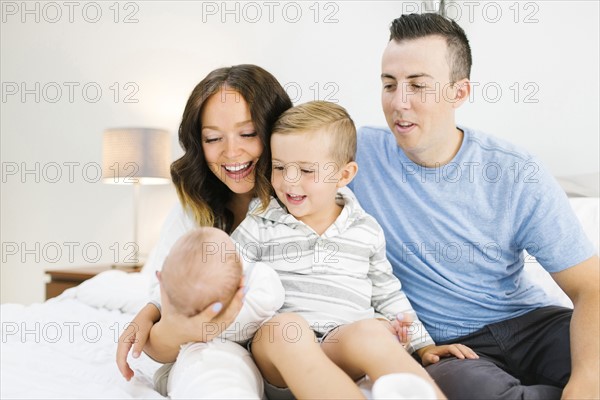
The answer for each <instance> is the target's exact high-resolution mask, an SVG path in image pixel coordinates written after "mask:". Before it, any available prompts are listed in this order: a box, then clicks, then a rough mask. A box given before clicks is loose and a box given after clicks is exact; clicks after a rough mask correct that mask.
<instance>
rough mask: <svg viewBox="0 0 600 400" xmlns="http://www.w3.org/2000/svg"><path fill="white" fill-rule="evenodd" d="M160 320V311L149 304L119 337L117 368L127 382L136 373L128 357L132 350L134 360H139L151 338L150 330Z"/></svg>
mask: <svg viewBox="0 0 600 400" xmlns="http://www.w3.org/2000/svg"><path fill="white" fill-rule="evenodd" d="M159 318H160V311H158V309H157V308H156V307H155V306H154V305H152V304H147V305H146V306H145V307H144V308H143V309H142V310H141V311H140V312H139V313H138V314H137V315H136V316H135V318H134V319H133V321H131V322H130V323H129V324H128V325H127V328H126V329H125V331H124V332H123V333H122V334H121V336H120V337H119V343H118V344H117V367H118V368H119V371H120V372H121V375H123V377H124V378H125V379H126V380H130V379H131V378H132V377H133V375H134V373H133V370H132V369H131V367H130V366H129V363H128V362H127V355H128V354H129V351H130V350H132V348H133V350H132V355H133V358H138V357H139V356H140V354H141V353H142V350H143V349H144V346H145V344H146V341H147V340H148V337H149V336H150V330H151V329H152V326H153V325H154V322H155V321H158V319H159Z"/></svg>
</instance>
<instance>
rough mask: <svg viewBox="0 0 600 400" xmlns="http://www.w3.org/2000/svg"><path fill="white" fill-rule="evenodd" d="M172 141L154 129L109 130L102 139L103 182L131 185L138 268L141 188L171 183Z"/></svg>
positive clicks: (166, 135)
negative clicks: (142, 186) (141, 186)
mask: <svg viewBox="0 0 600 400" xmlns="http://www.w3.org/2000/svg"><path fill="white" fill-rule="evenodd" d="M170 164H171V138H170V134H169V132H168V131H166V130H164V129H155V128H111V129H106V130H105V131H104V134H103V136H102V182H103V183H112V184H133V243H134V245H135V254H134V256H135V257H134V259H135V260H136V263H137V264H138V265H139V264H140V252H139V243H138V229H139V228H138V225H139V215H138V212H139V197H140V185H157V184H167V183H169V182H171V174H170Z"/></svg>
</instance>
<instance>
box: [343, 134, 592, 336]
mask: <svg viewBox="0 0 600 400" xmlns="http://www.w3.org/2000/svg"><path fill="white" fill-rule="evenodd" d="M460 129H461V130H463V132H464V139H463V142H462V145H461V147H460V149H459V151H458V153H457V154H456V156H455V157H454V159H453V160H452V161H451V162H450V163H448V164H446V165H443V166H438V167H437V168H425V167H421V166H419V165H418V164H415V163H413V162H412V161H411V160H410V159H408V157H406V155H405V154H404V152H403V151H402V149H401V148H400V147H398V145H397V143H396V140H395V138H394V136H393V134H392V133H391V132H390V131H389V130H388V129H379V128H361V129H360V130H359V133H358V153H357V159H356V160H357V162H358V165H359V171H358V174H357V176H356V178H355V179H354V181H353V182H352V183H351V185H350V187H351V189H352V190H353V191H354V193H355V194H356V197H357V198H358V200H359V201H360V204H361V205H362V206H363V208H364V209H365V210H366V211H367V212H368V213H370V214H371V215H373V216H374V217H375V218H376V219H377V221H378V222H379V223H380V224H381V226H382V227H383V230H384V232H385V236H386V242H387V246H386V247H387V256H388V258H389V261H390V262H391V264H392V266H393V268H394V273H395V274H396V275H397V276H398V278H400V280H401V281H402V284H403V288H404V290H405V292H406V294H407V296H408V298H409V299H410V301H411V302H412V304H413V307H414V308H415V310H416V312H417V314H418V315H419V318H420V319H421V320H422V321H423V323H424V324H425V327H426V328H427V330H428V331H429V333H430V334H431V336H432V337H433V338H434V340H435V341H436V342H440V341H446V340H451V339H455V338H457V337H460V336H464V335H467V334H470V333H472V332H474V331H475V330H477V329H480V328H482V327H483V326H485V325H487V324H490V323H494V322H499V321H502V320H505V319H509V318H513V317H517V316H519V315H522V314H525V313H526V312H528V311H531V310H533V309H535V308H538V307H543V306H547V305H550V299H549V298H548V296H547V295H546V294H545V292H544V291H543V290H542V289H541V288H540V287H539V286H536V284H535V282H530V281H528V280H527V279H526V278H525V275H524V274H523V265H524V253H523V250H524V249H525V250H527V252H528V253H529V254H531V255H533V256H535V257H536V258H537V260H538V262H539V263H540V264H541V265H542V266H544V268H545V269H546V270H547V271H549V272H558V271H561V270H563V269H566V268H568V267H571V266H573V265H576V264H578V263H580V262H582V261H584V260H586V259H588V258H589V257H591V256H593V255H594V252H595V249H594V247H593V245H592V244H591V243H590V241H589V240H588V239H587V237H586V236H585V233H584V232H583V230H582V228H581V226H580V224H579V221H578V220H577V217H576V216H575V214H574V213H573V211H572V209H571V207H570V205H569V202H568V199H567V196H566V194H565V193H564V191H563V190H562V189H561V188H560V186H559V185H558V183H557V182H556V181H555V180H554V178H553V177H552V176H551V175H550V174H549V173H548V172H547V171H546V169H545V168H544V167H543V166H542V165H541V164H540V162H539V161H538V160H537V159H536V158H534V157H532V156H531V155H530V154H528V153H527V152H525V151H523V150H521V149H519V148H517V147H515V146H514V145H511V144H509V143H507V142H504V141H501V140H499V139H497V138H494V137H491V136H488V135H485V134H483V133H480V132H476V131H473V130H470V129H464V128H460Z"/></svg>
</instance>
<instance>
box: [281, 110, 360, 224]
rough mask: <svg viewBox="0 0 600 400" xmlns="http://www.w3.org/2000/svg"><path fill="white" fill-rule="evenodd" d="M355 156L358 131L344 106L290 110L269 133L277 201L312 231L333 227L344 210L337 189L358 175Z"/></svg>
mask: <svg viewBox="0 0 600 400" xmlns="http://www.w3.org/2000/svg"><path fill="white" fill-rule="evenodd" d="M355 154H356V128H355V126H354V122H352V119H351V118H350V116H349V115H348V113H347V112H346V110H345V109H344V108H343V107H340V106H338V105H337V104H334V103H329V102H325V101H311V102H308V103H304V104H301V105H298V106H295V107H292V108H290V109H289V110H287V111H285V112H284V113H283V114H282V115H281V117H280V118H279V120H278V121H277V122H276V123H275V126H274V128H273V133H272V134H271V155H272V161H273V164H272V166H273V173H272V175H271V183H272V184H273V188H274V189H275V193H276V194H277V197H278V198H279V200H280V201H281V202H282V203H283V204H284V205H285V206H286V208H287V209H288V211H289V212H290V213H291V214H292V215H293V216H294V217H296V218H297V219H298V220H300V221H303V222H304V223H306V224H307V225H309V226H311V227H312V228H313V229H315V226H317V225H319V226H320V225H323V224H327V223H332V222H333V220H335V217H336V214H339V210H340V207H341V206H340V205H338V204H337V203H336V193H337V190H338V189H339V188H341V187H342V186H345V185H347V184H348V183H349V182H350V181H351V180H352V179H353V178H354V176H355V175H356V172H357V170H358V166H357V164H356V162H354V157H355ZM332 219H333V220H332ZM319 221H321V222H319Z"/></svg>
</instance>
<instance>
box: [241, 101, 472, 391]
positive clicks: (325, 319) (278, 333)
mask: <svg viewBox="0 0 600 400" xmlns="http://www.w3.org/2000/svg"><path fill="white" fill-rule="evenodd" d="M355 151H356V129H355V127H354V123H353V122H352V120H351V119H350V117H349V115H348V114H347V112H346V111H345V110H344V109H343V108H342V107H340V106H337V105H335V104H332V103H327V102H322V101H315V102H309V103H306V104H303V105H300V106H296V107H294V108H292V109H290V110H288V111H286V112H285V113H284V114H283V115H282V116H281V117H280V119H279V121H278V122H277V123H276V125H275V127H274V130H273V133H272V136H271V152H272V167H273V172H272V184H273V187H274V189H275V193H276V195H277V199H273V200H272V201H271V203H270V205H269V207H268V208H267V210H265V211H259V207H260V204H259V203H258V202H255V203H254V204H251V205H250V210H249V215H248V217H247V218H246V219H245V220H244V221H243V222H242V224H241V225H240V226H239V227H238V229H237V230H236V231H235V232H234V233H233V235H232V239H234V241H236V242H237V243H238V244H240V245H242V248H241V254H242V256H243V257H245V258H246V259H249V260H252V261H264V262H265V263H267V264H268V265H270V266H272V267H273V268H274V269H275V270H276V271H277V272H278V273H279V277H280V279H281V281H282V284H283V286H284V288H285V302H284V305H283V307H282V308H281V309H280V311H279V313H280V314H278V315H277V316H275V317H274V318H273V319H271V320H270V321H269V322H268V323H266V324H264V325H263V326H262V327H261V328H260V329H259V330H258V332H257V333H256V335H255V337H254V339H253V341H252V354H253V356H254V358H255V361H256V363H257V365H258V367H259V369H260V370H261V373H262V374H263V377H264V378H265V380H266V381H267V385H266V392H267V395H268V396H269V397H270V398H287V397H290V393H289V392H285V391H284V390H283V389H282V388H286V387H289V389H290V390H291V392H292V393H293V395H294V396H295V397H297V398H335V397H337V398H359V397H362V393H361V391H360V390H359V389H358V387H357V386H356V385H355V384H354V381H355V380H357V379H359V378H361V377H363V376H364V375H365V374H367V375H368V376H369V377H370V378H371V379H372V380H374V381H375V387H374V393H375V392H379V391H376V390H375V389H376V387H377V385H378V379H379V378H380V377H383V376H386V380H389V379H388V378H389V377H390V376H392V375H390V374H395V373H402V372H408V373H412V374H415V375H416V376H415V377H414V380H413V381H414V382H417V381H420V382H422V381H421V379H419V378H418V377H420V378H422V379H424V380H426V381H427V382H429V384H430V385H426V389H427V386H428V390H425V391H424V392H421V393H420V395H421V396H422V397H432V396H435V397H437V398H443V397H444V395H443V394H442V392H441V391H440V390H439V389H438V388H437V387H436V386H435V383H434V382H433V381H432V380H431V378H429V376H428V375H427V373H426V372H425V370H424V369H423V368H422V367H421V366H419V365H418V364H417V363H416V362H415V361H414V360H413V359H412V358H411V357H410V355H409V354H408V353H407V352H406V350H405V348H404V346H403V345H402V344H401V343H400V341H403V340H404V339H406V337H407V335H406V329H407V326H408V325H410V332H409V333H410V336H411V337H412V339H411V340H410V342H409V343H408V345H407V348H408V350H409V351H410V352H411V353H412V352H414V351H416V352H417V353H418V355H419V356H420V357H421V359H422V361H423V363H424V364H429V363H435V362H437V361H439V358H440V357H443V356H450V355H454V356H456V357H457V358H463V359H464V358H477V355H476V354H475V353H474V352H472V351H471V350H470V349H469V348H467V347H466V346H462V345H447V346H435V345H434V343H433V340H432V339H431V338H430V336H429V334H428V333H427V332H426V331H425V329H424V328H423V326H422V324H421V323H420V321H418V319H415V320H414V322H412V324H411V323H410V322H411V321H406V320H405V321H401V320H397V318H398V319H401V318H402V316H404V315H406V314H414V312H413V310H412V307H411V305H410V303H409V302H408V300H407V298H406V296H405V295H404V293H403V292H402V291H401V285H400V282H399V281H398V279H397V278H395V277H394V275H393V274H392V268H391V266H390V264H389V262H388V261H387V258H386V254H385V240H384V237H383V232H382V230H381V228H380V226H379V225H378V224H377V222H376V221H375V219H374V218H372V217H371V216H369V215H367V214H366V213H365V212H364V211H363V210H362V209H361V208H360V206H359V205H358V203H357V202H356V200H355V199H354V197H353V196H352V194H351V192H350V191H349V190H348V189H343V188H344V187H345V186H346V185H347V184H348V183H349V182H350V181H351V180H352V179H353V178H354V176H355V175H356V173H357V170H358V166H357V164H356V162H354V154H355ZM401 206H402V205H401V204H400V205H399V207H401ZM389 211H390V212H393V210H389ZM374 317H378V319H375V318H374ZM315 339H317V340H315ZM319 342H320V344H319ZM417 376H418V377H417ZM307 382H308V383H307ZM405 389H408V390H410V388H405ZM397 390H398V391H397V392H395V393H394V394H396V395H398V396H401V395H402V390H403V388H397ZM388 394H389V392H388Z"/></svg>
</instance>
